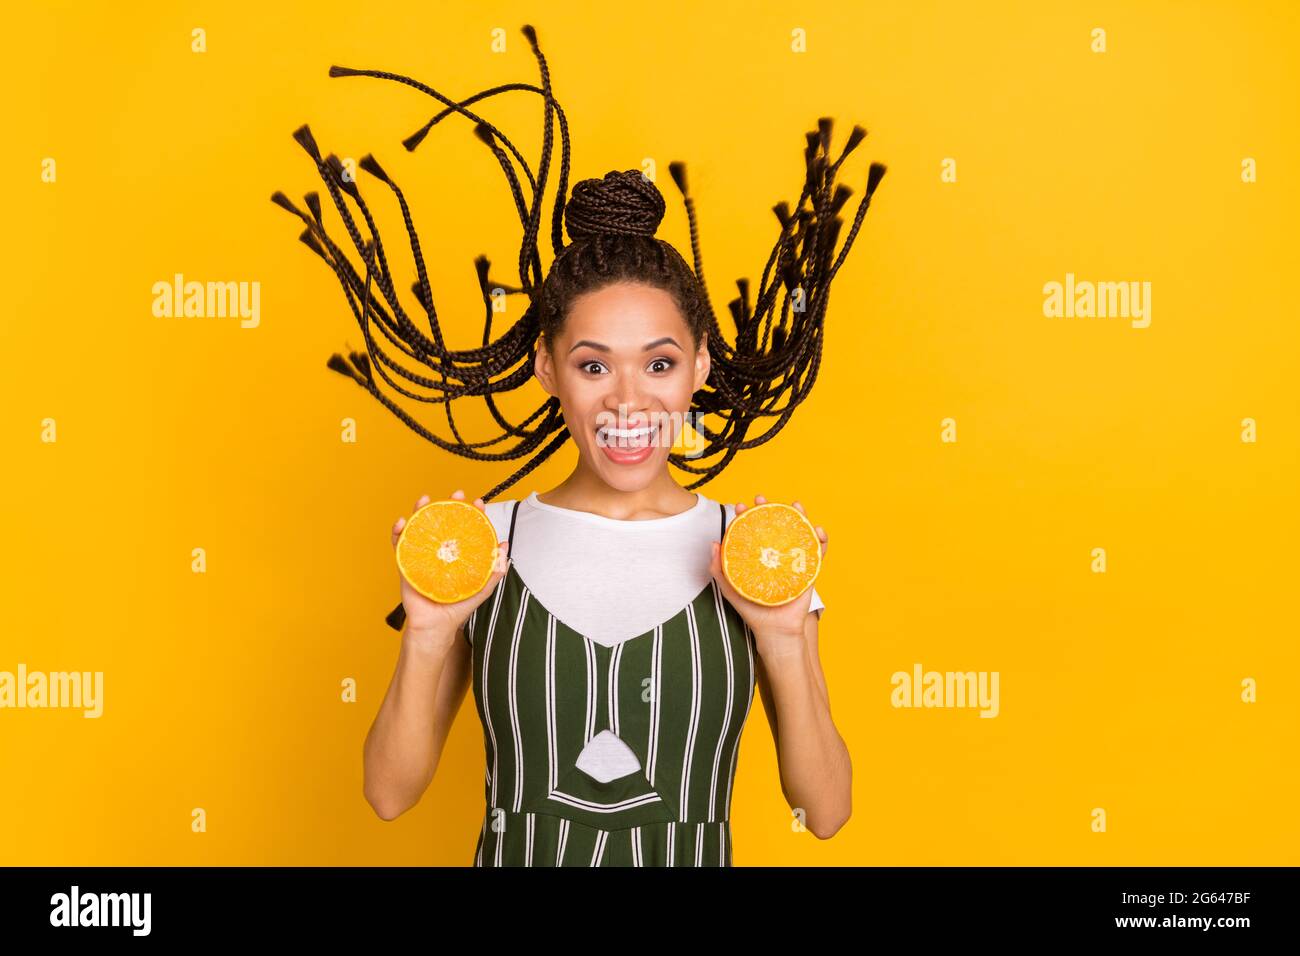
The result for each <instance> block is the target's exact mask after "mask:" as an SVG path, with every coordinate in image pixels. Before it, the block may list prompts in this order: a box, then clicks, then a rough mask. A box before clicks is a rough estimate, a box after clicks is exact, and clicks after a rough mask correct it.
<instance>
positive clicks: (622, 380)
mask: <svg viewBox="0 0 1300 956" xmlns="http://www.w3.org/2000/svg"><path fill="white" fill-rule="evenodd" d="M620 405H622V406H623V407H624V408H625V409H626V414H628V415H629V416H630V415H632V414H634V413H636V412H640V411H643V410H644V408H645V396H644V395H643V394H642V391H641V382H640V380H639V379H638V378H637V376H635V375H628V374H627V373H625V372H618V373H615V374H614V375H611V376H610V385H609V391H608V392H607V393H606V395H605V408H606V409H608V410H609V411H610V412H613V413H614V414H615V415H617V414H618V410H619V406H620Z"/></svg>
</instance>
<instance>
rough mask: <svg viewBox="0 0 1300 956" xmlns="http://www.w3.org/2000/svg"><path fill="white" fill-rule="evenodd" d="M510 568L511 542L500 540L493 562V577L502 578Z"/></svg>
mask: <svg viewBox="0 0 1300 956" xmlns="http://www.w3.org/2000/svg"><path fill="white" fill-rule="evenodd" d="M509 569H510V542H509V541H498V542H497V556H496V560H495V561H494V562H493V563H492V577H493V579H494V580H495V579H496V578H500V577H501V576H502V575H503V574H505V573H506V571H508V570H509Z"/></svg>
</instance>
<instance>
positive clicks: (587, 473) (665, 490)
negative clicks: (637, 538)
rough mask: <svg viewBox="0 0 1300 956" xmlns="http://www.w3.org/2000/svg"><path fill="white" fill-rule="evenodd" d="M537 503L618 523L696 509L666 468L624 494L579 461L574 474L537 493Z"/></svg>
mask: <svg viewBox="0 0 1300 956" xmlns="http://www.w3.org/2000/svg"><path fill="white" fill-rule="evenodd" d="M537 500H538V501H540V502H542V503H543V504H548V505H554V506H555V507H557V508H568V509H570V510H571V511H586V512H589V513H591V514H596V515H601V516H602V517H605V518H614V519H616V520H619V521H637V520H642V519H648V518H666V517H670V516H672V515H675V514H681V513H682V512H683V511H688V510H690V509H691V508H693V507H695V504H696V501H697V498H696V496H695V493H694V492H693V491H687V490H686V489H684V488H683V487H682V486H681V485H679V484H678V483H677V482H676V481H674V480H673V477H672V475H670V474H669V473H668V469H667V467H665V468H664V469H663V471H661V472H659V474H658V475H657V476H656V477H655V479H654V480H653V481H652V482H650V483H649V484H648V485H646V486H645V487H644V488H638V489H636V490H635V491H623V490H622V489H619V488H613V487H611V486H610V485H609V484H608V483H606V482H605V480H604V479H603V478H601V477H600V476H599V475H597V474H595V473H594V472H592V471H591V470H590V469H588V468H586V467H584V465H583V463H582V461H581V460H579V462H578V466H577V467H576V468H574V470H573V473H572V474H571V475H569V477H568V478H565V479H564V481H562V482H560V483H559V484H558V485H556V486H555V487H554V488H552V489H551V490H550V491H546V492H539V493H538V495H537Z"/></svg>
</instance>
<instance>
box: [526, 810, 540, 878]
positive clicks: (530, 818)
mask: <svg viewBox="0 0 1300 956" xmlns="http://www.w3.org/2000/svg"><path fill="white" fill-rule="evenodd" d="M524 836H525V840H524V866H532V865H533V843H534V842H535V841H536V839H537V815H536V814H534V813H530V814H528V815H527V816H526V817H525V818H524Z"/></svg>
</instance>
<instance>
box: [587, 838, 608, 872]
mask: <svg viewBox="0 0 1300 956" xmlns="http://www.w3.org/2000/svg"><path fill="white" fill-rule="evenodd" d="M608 839H609V831H608V830H601V831H599V832H598V833H597V834H596V848H595V849H594V850H593V851H592V854H591V865H592V866H600V861H601V859H602V858H603V857H604V856H605V843H606V841H607V840H608Z"/></svg>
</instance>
